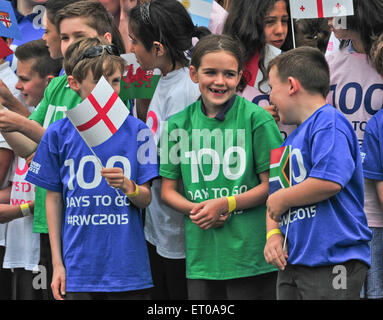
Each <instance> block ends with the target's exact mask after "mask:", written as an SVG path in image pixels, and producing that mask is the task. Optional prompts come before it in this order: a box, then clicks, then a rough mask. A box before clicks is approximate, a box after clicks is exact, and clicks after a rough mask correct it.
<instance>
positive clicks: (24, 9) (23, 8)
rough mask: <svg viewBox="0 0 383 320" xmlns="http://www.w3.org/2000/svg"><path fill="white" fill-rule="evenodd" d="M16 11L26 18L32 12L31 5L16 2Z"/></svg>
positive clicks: (27, 2)
mask: <svg viewBox="0 0 383 320" xmlns="http://www.w3.org/2000/svg"><path fill="white" fill-rule="evenodd" d="M17 11H18V12H20V13H21V14H22V15H23V16H27V15H29V14H31V13H32V12H33V5H32V4H31V3H30V2H29V1H17Z"/></svg>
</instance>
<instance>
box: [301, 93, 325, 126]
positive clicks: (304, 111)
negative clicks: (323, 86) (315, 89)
mask: <svg viewBox="0 0 383 320" xmlns="http://www.w3.org/2000/svg"><path fill="white" fill-rule="evenodd" d="M326 103H327V101H326V99H325V98H323V97H322V96H321V95H315V96H312V95H306V96H305V97H302V99H300V102H298V103H297V111H298V112H297V114H298V119H297V125H298V126H299V125H301V124H302V123H303V122H304V121H306V120H307V119H308V118H310V117H311V116H312V115H313V114H314V113H315V112H316V111H317V110H318V109H320V108H321V107H323V106H324V105H325V104H326Z"/></svg>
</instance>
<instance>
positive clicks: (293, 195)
mask: <svg viewBox="0 0 383 320" xmlns="http://www.w3.org/2000/svg"><path fill="white" fill-rule="evenodd" d="M341 189H342V187H341V185H339V184H338V183H336V182H332V181H329V180H323V179H317V178H307V179H306V180H305V181H303V182H301V183H299V184H297V185H295V186H292V187H290V188H286V189H280V190H278V191H277V192H275V193H273V194H272V195H270V196H269V199H268V200H267V202H266V205H267V213H268V215H269V216H270V218H271V219H273V220H274V221H276V222H278V221H279V218H280V216H281V215H282V214H283V213H284V212H286V211H287V210H288V209H290V208H291V207H298V206H305V205H309V204H313V203H317V202H320V201H323V200H326V199H328V198H330V197H332V196H334V195H336V194H337V193H338V192H339V191H340V190H341Z"/></svg>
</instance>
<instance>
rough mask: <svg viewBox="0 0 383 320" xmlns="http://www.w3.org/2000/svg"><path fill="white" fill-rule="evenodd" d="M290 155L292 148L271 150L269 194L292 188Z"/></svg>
mask: <svg viewBox="0 0 383 320" xmlns="http://www.w3.org/2000/svg"><path fill="white" fill-rule="evenodd" d="M290 154H291V146H286V147H280V148H277V149H273V150H271V153H270V178H269V194H272V193H273V192H275V191H277V190H279V189H281V188H288V187H290V186H291V179H290V170H291V166H290Z"/></svg>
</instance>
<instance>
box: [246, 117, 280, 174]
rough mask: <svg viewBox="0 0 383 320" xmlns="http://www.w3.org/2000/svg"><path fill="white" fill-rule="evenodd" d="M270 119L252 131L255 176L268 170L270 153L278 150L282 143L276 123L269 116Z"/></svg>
mask: <svg viewBox="0 0 383 320" xmlns="http://www.w3.org/2000/svg"><path fill="white" fill-rule="evenodd" d="M266 112H267V111H266ZM270 118H271V119H269V120H267V121H265V122H264V123H262V124H261V125H259V126H258V127H256V128H255V130H254V131H253V152H254V159H255V172H256V173H257V174H259V173H261V172H264V171H267V170H269V169H270V151H271V150H272V149H276V148H279V147H280V146H281V144H282V143H283V139H282V135H281V133H280V131H279V128H278V126H277V124H276V122H275V121H274V119H273V118H272V117H271V116H270Z"/></svg>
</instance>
